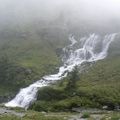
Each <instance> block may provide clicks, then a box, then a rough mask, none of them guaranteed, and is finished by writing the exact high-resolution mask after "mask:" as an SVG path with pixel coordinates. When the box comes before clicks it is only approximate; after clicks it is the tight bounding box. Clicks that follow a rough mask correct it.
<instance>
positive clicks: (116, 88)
mask: <svg viewBox="0 0 120 120" xmlns="http://www.w3.org/2000/svg"><path fill="white" fill-rule="evenodd" d="M75 73H76V72H74V71H73V72H72V73H71V74H70V76H69V77H68V78H65V80H63V81H61V82H60V83H58V84H57V86H54V85H53V86H51V87H47V88H43V89H41V90H40V91H39V93H38V100H37V101H36V102H35V103H34V104H33V106H31V108H32V109H34V110H36V111H42V110H44V111H69V110H72V108H75V107H86V108H87V107H92V108H95V107H97V108H102V107H103V106H107V107H108V108H107V109H112V110H113V109H117V107H118V106H120V57H115V58H110V57H109V58H108V59H105V60H103V61H99V62H97V63H93V64H92V67H90V68H89V69H86V70H85V71H84V72H82V73H81V74H80V78H79V76H78V77H76V75H75ZM71 78H72V81H71ZM74 80H75V81H76V82H73V81H74ZM71 83H73V84H71ZM74 83H75V84H74ZM68 85H70V86H72V87H71V89H70V88H69V87H68Z"/></svg>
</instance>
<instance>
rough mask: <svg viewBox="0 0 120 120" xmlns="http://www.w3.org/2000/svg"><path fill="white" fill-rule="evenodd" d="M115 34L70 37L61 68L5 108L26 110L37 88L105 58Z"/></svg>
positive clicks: (23, 90)
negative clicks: (82, 65) (78, 37)
mask: <svg viewBox="0 0 120 120" xmlns="http://www.w3.org/2000/svg"><path fill="white" fill-rule="evenodd" d="M115 36H116V33H114V34H110V35H106V36H104V37H100V36H99V35H96V34H90V35H89V36H88V37H83V38H81V39H80V40H75V38H74V36H70V37H69V40H70V42H71V44H70V45H68V46H67V47H65V48H64V49H63V51H64V55H63V57H62V61H63V63H64V64H63V66H61V67H60V68H59V72H58V73H57V74H53V75H46V76H43V78H42V79H41V80H38V81H37V82H35V83H33V84H31V85H30V86H28V87H26V88H23V89H21V90H20V91H19V93H18V94H17V95H16V96H15V98H13V99H12V100H11V101H10V102H8V103H6V104H5V106H6V107H21V108H26V109H27V108H28V107H29V105H30V104H32V103H33V102H34V101H35V100H36V99H37V98H36V97H37V96H36V94H37V92H38V90H39V88H41V87H44V86H48V85H49V84H50V83H53V82H55V81H57V80H61V79H62V78H64V77H66V76H67V73H68V72H71V71H72V70H73V69H74V67H75V66H80V65H81V64H82V63H83V62H93V61H98V60H102V59H104V58H105V57H106V56H107V52H108V49H109V46H110V43H111V42H112V41H113V40H114V38H115Z"/></svg>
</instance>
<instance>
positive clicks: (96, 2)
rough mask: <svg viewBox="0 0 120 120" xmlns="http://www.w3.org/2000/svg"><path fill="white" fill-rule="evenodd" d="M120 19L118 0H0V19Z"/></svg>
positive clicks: (119, 1) (119, 0)
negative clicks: (60, 14) (64, 15)
mask: <svg viewBox="0 0 120 120" xmlns="http://www.w3.org/2000/svg"><path fill="white" fill-rule="evenodd" d="M60 12H63V13H66V17H68V19H69V18H70V17H71V18H73V19H77V18H78V19H79V18H80V19H83V20H84V19H86V20H96V21H97V20H98V21H99V20H101V19H102V20H103V19H104V20H109V19H117V18H119V19H120V0H0V19H2V20H3V21H4V20H5V19H12V20H13V19H18V20H29V19H53V18H54V17H55V16H57V15H59V13H60Z"/></svg>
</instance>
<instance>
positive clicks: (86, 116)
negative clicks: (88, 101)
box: [82, 113, 90, 118]
mask: <svg viewBox="0 0 120 120" xmlns="http://www.w3.org/2000/svg"><path fill="white" fill-rule="evenodd" d="M89 117H90V114H89V113H83V115H82V118H89Z"/></svg>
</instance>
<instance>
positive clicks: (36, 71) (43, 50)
mask: <svg viewBox="0 0 120 120" xmlns="http://www.w3.org/2000/svg"><path fill="white" fill-rule="evenodd" d="M37 26H38V25H36V26H30V25H28V26H27V25H26V26H23V27H21V28H19V27H16V26H15V27H14V26H12V27H11V28H7V29H4V30H3V31H2V32H3V33H2V32H1V31H0V34H1V35H0V56H4V55H7V56H8V58H9V59H10V60H11V61H12V62H14V63H15V64H18V65H19V66H20V67H24V68H25V69H27V70H30V71H31V75H29V78H27V77H26V76H25V77H26V78H25V77H24V80H23V79H21V81H25V83H24V84H23V85H22V84H21V86H19V87H18V88H16V87H15V84H14V86H11V87H12V88H11V87H10V85H9V86H5V85H3V84H2V82H1V87H0V96H4V95H5V94H9V92H10V91H17V90H19V89H20V88H21V87H24V86H26V85H28V84H30V83H33V82H34V81H35V80H39V79H40V78H41V77H42V76H43V75H45V74H51V73H54V72H55V71H56V67H58V66H59V65H60V64H61V61H60V58H59V54H60V52H61V51H60V49H61V48H63V47H64V46H65V45H66V41H67V39H68V36H67V35H68V34H67V33H66V31H64V30H63V29H62V28H61V27H60V26H58V27H56V26H55V27H51V26H50V25H47V26H44V25H41V27H39V28H37ZM39 26H40V25H39ZM17 74H21V73H17ZM21 76H22V74H21ZM14 83H16V84H17V80H16V81H14ZM5 87H6V89H5ZM14 87H15V89H17V90H15V89H13V88H14Z"/></svg>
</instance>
